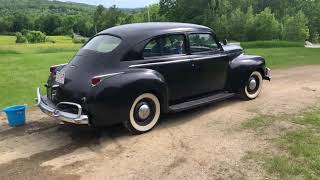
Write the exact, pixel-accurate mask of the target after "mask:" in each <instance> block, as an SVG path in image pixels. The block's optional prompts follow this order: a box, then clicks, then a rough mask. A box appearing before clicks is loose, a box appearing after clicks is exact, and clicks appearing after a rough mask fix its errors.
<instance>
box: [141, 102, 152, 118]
mask: <svg viewBox="0 0 320 180" xmlns="http://www.w3.org/2000/svg"><path fill="white" fill-rule="evenodd" d="M150 112H151V111H150V107H149V106H148V105H147V104H144V105H142V106H141V107H140V108H139V118H141V119H147V118H148V117H149V115H150Z"/></svg>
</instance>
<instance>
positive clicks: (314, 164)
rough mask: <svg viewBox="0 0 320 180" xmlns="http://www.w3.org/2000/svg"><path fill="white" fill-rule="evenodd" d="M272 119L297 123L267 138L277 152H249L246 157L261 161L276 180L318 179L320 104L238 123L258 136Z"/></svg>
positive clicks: (319, 165) (273, 120) (319, 167)
mask: <svg viewBox="0 0 320 180" xmlns="http://www.w3.org/2000/svg"><path fill="white" fill-rule="evenodd" d="M276 121H289V122H290V123H294V124H297V125H299V127H300V128H297V129H296V130H294V131H288V132H286V133H284V135H281V136H280V137H277V138H274V139H272V140H271V142H272V143H273V145H274V146H275V147H276V148H277V149H278V151H279V152H278V154H274V153H273V154H270V152H250V153H248V157H246V158H247V159H253V160H255V161H262V162H264V163H263V164H264V167H265V168H266V170H267V172H268V173H270V174H271V175H274V176H277V177H278V179H287V180H291V179H319V177H320V107H315V108H314V109H312V110H309V111H308V112H305V113H303V114H301V115H299V116H289V117H287V116H284V117H265V116H261V117H257V118H253V119H251V120H249V121H247V122H245V123H243V124H242V127H243V128H248V129H253V130H255V131H256V133H257V134H258V135H261V133H262V134H263V133H264V129H266V128H267V127H270V126H271V125H272V124H273V123H274V122H276Z"/></svg>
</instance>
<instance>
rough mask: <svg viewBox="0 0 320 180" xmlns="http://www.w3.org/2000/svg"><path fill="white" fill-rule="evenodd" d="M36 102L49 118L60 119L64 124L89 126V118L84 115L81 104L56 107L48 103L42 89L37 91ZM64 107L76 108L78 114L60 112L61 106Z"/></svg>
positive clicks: (65, 103) (67, 103) (68, 103)
mask: <svg viewBox="0 0 320 180" xmlns="http://www.w3.org/2000/svg"><path fill="white" fill-rule="evenodd" d="M36 101H37V106H38V107H39V108H40V110H41V111H42V112H44V113H45V114H47V115H48V116H51V117H53V118H55V119H59V120H61V121H64V122H69V123H73V124H84V125H88V124H89V118H88V116H87V115H84V114H83V113H82V107H81V105H79V104H76V103H71V102H61V103H59V104H57V105H56V106H55V105H53V104H51V103H50V102H49V101H48V99H47V97H46V96H44V97H42V96H41V93H40V88H38V89H37V98H36ZM62 105H68V106H73V107H76V108H77V109H78V113H77V114H73V113H69V112H64V111H61V110H59V106H62Z"/></svg>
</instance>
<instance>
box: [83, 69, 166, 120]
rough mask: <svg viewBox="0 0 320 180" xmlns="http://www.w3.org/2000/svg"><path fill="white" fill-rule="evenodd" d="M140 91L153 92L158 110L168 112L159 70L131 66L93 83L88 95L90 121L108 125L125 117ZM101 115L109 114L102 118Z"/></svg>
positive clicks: (163, 83)
mask: <svg viewBox="0 0 320 180" xmlns="http://www.w3.org/2000/svg"><path fill="white" fill-rule="evenodd" d="M143 93H153V94H155V95H156V96H157V97H158V98H159V101H160V103H161V110H162V111H163V112H168V87H167V84H166V82H165V79H164V78H163V76H162V75H161V74H159V73H158V72H156V71H153V70H149V69H131V70H129V71H126V72H124V73H122V74H120V75H117V76H113V77H111V78H108V79H105V80H104V81H103V82H101V83H100V84H99V85H98V86H96V87H93V89H92V96H91V98H89V99H88V104H89V111H90V112H91V114H92V116H93V119H94V120H93V121H94V122H93V123H95V124H97V125H112V124H116V123H119V122H123V121H124V120H126V119H127V118H129V112H130V108H131V105H132V103H133V101H134V100H135V98H136V97H138V96H139V95H141V94H143ZM105 116H107V117H112V118H107V119H104V118H105Z"/></svg>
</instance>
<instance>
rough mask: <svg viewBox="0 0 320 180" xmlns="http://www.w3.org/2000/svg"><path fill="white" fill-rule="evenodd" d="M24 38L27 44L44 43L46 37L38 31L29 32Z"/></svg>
mask: <svg viewBox="0 0 320 180" xmlns="http://www.w3.org/2000/svg"><path fill="white" fill-rule="evenodd" d="M26 38H27V40H28V42H29V43H42V42H45V41H46V35H45V34H44V33H42V32H40V31H29V32H28V33H27V35H26Z"/></svg>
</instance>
